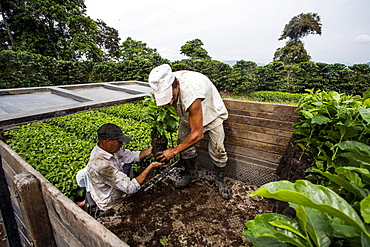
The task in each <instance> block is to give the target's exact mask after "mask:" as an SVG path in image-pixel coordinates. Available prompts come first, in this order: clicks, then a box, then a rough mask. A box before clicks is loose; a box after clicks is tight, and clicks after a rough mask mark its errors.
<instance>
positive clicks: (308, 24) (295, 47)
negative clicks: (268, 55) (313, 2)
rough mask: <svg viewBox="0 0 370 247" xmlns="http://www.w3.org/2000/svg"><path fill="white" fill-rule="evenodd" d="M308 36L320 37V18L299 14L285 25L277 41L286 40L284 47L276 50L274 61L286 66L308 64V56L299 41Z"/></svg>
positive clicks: (309, 14)
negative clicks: (317, 35) (316, 35)
mask: <svg viewBox="0 0 370 247" xmlns="http://www.w3.org/2000/svg"><path fill="white" fill-rule="evenodd" d="M309 34H319V35H321V23H320V16H319V15H318V14H317V13H307V14H303V13H301V14H299V15H297V16H294V17H293V18H292V19H291V20H290V22H289V23H288V24H286V25H285V27H284V30H283V33H282V34H281V36H280V38H279V40H283V39H288V41H287V42H286V45H285V47H283V48H278V49H277V50H276V52H275V55H274V61H282V62H284V63H286V64H296V63H300V62H308V61H310V59H311V57H310V56H309V55H308V53H307V51H306V49H305V48H304V44H303V42H302V41H301V39H302V38H303V37H305V36H307V35H309Z"/></svg>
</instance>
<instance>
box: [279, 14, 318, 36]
mask: <svg viewBox="0 0 370 247" xmlns="http://www.w3.org/2000/svg"><path fill="white" fill-rule="evenodd" d="M309 34H319V35H321V23H320V16H319V15H318V14H317V13H307V14H303V13H301V14H299V15H297V16H294V17H293V18H292V19H291V20H290V22H289V23H288V24H286V25H285V27H284V30H283V33H282V34H281V36H280V38H279V40H283V39H286V38H289V39H290V40H292V41H298V40H300V39H301V38H303V37H305V36H307V35H309Z"/></svg>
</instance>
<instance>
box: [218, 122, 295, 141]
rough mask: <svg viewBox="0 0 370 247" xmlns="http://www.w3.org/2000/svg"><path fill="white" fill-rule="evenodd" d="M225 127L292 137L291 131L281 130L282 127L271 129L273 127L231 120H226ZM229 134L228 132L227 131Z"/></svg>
mask: <svg viewBox="0 0 370 247" xmlns="http://www.w3.org/2000/svg"><path fill="white" fill-rule="evenodd" d="M224 128H233V129H234V128H235V129H241V130H245V131H253V132H259V133H264V134H269V135H275V136H282V137H287V138H290V137H291V136H292V132H291V131H286V130H281V129H271V128H265V127H260V126H255V125H248V124H239V123H233V122H231V121H229V120H226V121H225V122H224ZM226 134H227V133H226Z"/></svg>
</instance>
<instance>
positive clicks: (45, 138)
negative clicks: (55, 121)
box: [7, 122, 95, 200]
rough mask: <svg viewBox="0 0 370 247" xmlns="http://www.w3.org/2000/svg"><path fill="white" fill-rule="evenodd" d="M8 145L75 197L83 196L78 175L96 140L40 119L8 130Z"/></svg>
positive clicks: (65, 192) (66, 193)
mask: <svg viewBox="0 0 370 247" xmlns="http://www.w3.org/2000/svg"><path fill="white" fill-rule="evenodd" d="M7 133H8V134H10V135H12V136H13V137H12V138H11V139H9V140H8V141H7V142H8V145H10V147H11V148H12V149H13V150H14V151H15V152H17V153H18V154H19V155H20V156H21V157H22V158H23V159H25V160H26V161H27V162H28V163H29V164H30V165H32V166H33V167H34V168H35V169H36V170H37V171H38V172H40V173H41V174H42V175H43V176H44V177H45V178H46V179H47V180H49V181H50V182H51V183H52V184H53V185H54V186H55V187H57V188H58V189H59V190H60V191H61V192H62V193H64V194H65V195H67V196H68V197H70V198H71V199H72V200H74V199H75V198H77V197H78V196H81V193H82V190H81V189H79V188H78V186H77V182H76V179H75V176H76V174H77V171H78V170H80V169H82V168H83V167H84V166H86V164H87V162H88V160H89V155H90V151H91V149H92V148H93V147H94V145H95V143H94V142H88V141H84V140H81V139H79V138H78V137H77V136H76V135H75V134H73V133H70V132H65V131H64V130H63V129H61V128H58V127H55V126H52V125H49V124H46V123H42V122H36V123H32V124H26V125H22V126H18V127H17V128H16V129H13V130H11V131H8V132H7Z"/></svg>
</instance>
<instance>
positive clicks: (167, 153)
mask: <svg viewBox="0 0 370 247" xmlns="http://www.w3.org/2000/svg"><path fill="white" fill-rule="evenodd" d="M176 154H177V153H176V150H175V149H174V148H169V149H166V150H164V151H163V152H158V153H157V158H156V160H158V161H160V162H166V161H169V160H170V159H172V158H174V157H175V156H176Z"/></svg>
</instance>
